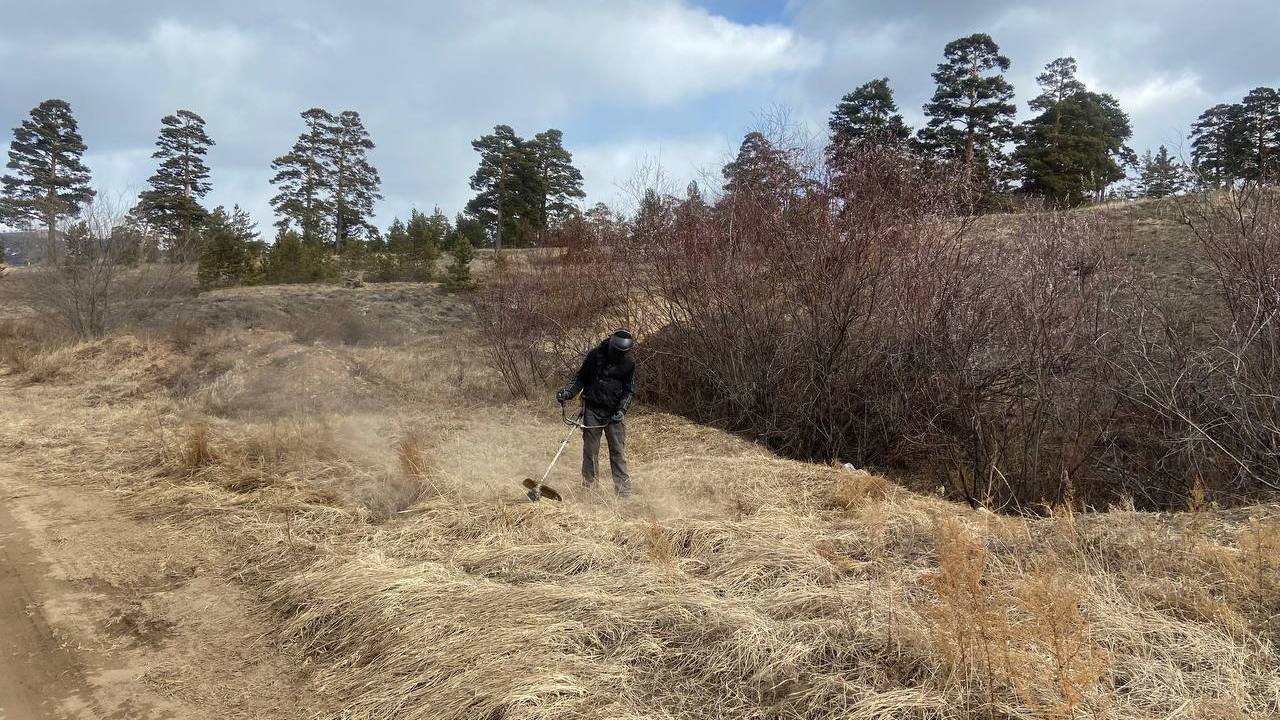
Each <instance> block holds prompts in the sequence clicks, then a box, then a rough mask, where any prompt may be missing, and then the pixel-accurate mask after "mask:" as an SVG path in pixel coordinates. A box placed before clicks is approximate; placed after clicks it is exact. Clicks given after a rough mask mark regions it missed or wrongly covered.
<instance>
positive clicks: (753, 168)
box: [720, 132, 803, 199]
mask: <svg viewBox="0 0 1280 720" xmlns="http://www.w3.org/2000/svg"><path fill="white" fill-rule="evenodd" d="M720 172H721V174H722V175H723V176H724V179H725V185H724V191H725V195H726V196H728V197H733V198H748V197H750V198H756V199H759V198H764V197H772V198H775V199H780V198H782V197H785V196H790V195H793V194H794V193H796V192H798V191H799V190H800V187H801V185H802V184H803V180H802V178H801V177H800V173H798V172H797V171H796V170H795V168H793V167H792V166H791V163H790V162H789V161H788V160H787V156H786V153H784V152H782V151H781V150H779V149H778V148H777V147H775V146H774V144H773V143H772V142H770V141H769V139H768V138H766V137H765V136H764V135H763V134H761V133H758V132H750V133H747V135H746V137H744V138H743V139H742V144H741V145H740V146H739V147H738V155H737V157H735V158H734V159H733V160H732V161H731V162H729V163H728V164H726V165H725V166H724V168H723V169H721V171H720Z"/></svg>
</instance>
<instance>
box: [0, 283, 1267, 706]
mask: <svg viewBox="0 0 1280 720" xmlns="http://www.w3.org/2000/svg"><path fill="white" fill-rule="evenodd" d="M154 318H155V319H154V320H153V321H152V322H153V326H152V327H150V328H143V329H140V330H138V331H137V332H135V333H130V334H122V335H117V336H112V337H109V338H106V339H103V340H100V341H95V342H91V343H78V344H70V345H66V346H62V347H56V348H43V349H40V348H35V347H34V346H32V345H30V344H29V343H25V341H23V340H22V335H21V333H19V332H17V331H16V330H13V329H10V331H9V338H8V339H7V340H4V341H0V342H7V343H8V345H9V347H8V349H7V350H6V351H5V353H4V356H5V357H7V358H8V360H7V366H8V368H9V369H8V370H7V375H6V376H5V377H4V378H3V383H4V393H5V394H6V395H8V396H10V397H12V398H15V399H16V401H14V402H10V403H9V404H7V405H6V412H5V414H4V416H3V417H4V419H3V423H0V450H3V451H4V452H5V453H6V454H8V455H10V456H11V457H12V458H13V462H15V463H18V464H20V465H22V466H23V467H25V468H29V469H39V471H40V472H42V473H45V474H47V475H49V476H51V477H55V478H57V479H58V482H59V483H70V484H80V485H83V486H85V487H94V488H107V489H109V490H110V491H112V492H113V493H115V494H116V495H117V496H118V497H120V498H122V499H124V501H125V502H127V503H128V504H129V505H130V506H131V507H132V508H133V511H134V513H135V515H136V516H137V517H138V518H140V519H143V520H145V521H146V522H148V523H154V524H157V525H162V526H166V527H176V528H180V529H181V532H182V533H183V534H184V535H187V536H189V537H192V538H195V539H197V540H198V542H200V543H202V544H205V545H207V546H209V547H214V548H219V549H221V551H224V552H226V553H227V556H228V557H229V558H230V560H229V565H228V566H227V567H226V568H224V572H225V573H226V574H227V575H228V576H231V577H234V578H235V579H237V580H238V581H240V582H242V583H243V584H244V587H245V588H247V589H248V590H249V591H250V593H251V594H252V595H253V597H255V598H257V601H258V602H260V603H262V606H263V608H264V609H269V610H270V613H269V615H268V617H269V618H270V622H271V625H272V630H271V632H272V636H273V637H274V638H275V639H276V640H277V641H278V642H281V643H287V644H289V645H290V646H291V647H293V648H296V649H297V651H299V652H303V653H305V654H306V655H307V656H308V657H309V658H311V660H312V662H311V663H310V668H311V670H310V672H311V682H312V683H313V686H314V687H316V688H318V689H321V690H322V691H323V692H324V693H325V694H326V695H328V696H330V697H332V698H333V699H334V702H335V704H336V705H335V707H341V711H335V712H334V715H335V716H338V715H340V716H342V717H347V718H475V717H490V718H499V717H501V718H513V719H514V718H575V717H577V718H603V717H609V718H674V717H681V718H702V717H705V718H779V717H805V718H837V717H839V718H882V717H904V718H906V717H918V718H968V717H1053V718H1078V717H1098V718H1102V717H1107V718H1149V717H1160V718H1265V717H1274V716H1275V715H1276V714H1277V713H1280V672H1278V671H1280V653H1278V652H1277V647H1276V642H1277V638H1278V637H1280V621H1278V620H1277V613H1280V586H1278V584H1277V577H1278V576H1280V565H1277V557H1280V552H1277V551H1278V550H1280V511H1278V510H1277V508H1275V507H1270V506H1266V507H1263V506H1257V507H1250V508H1245V509H1236V510H1232V511H1230V512H1226V511H1217V510H1215V509H1214V508H1212V507H1199V508H1196V509H1195V512H1192V513H1187V514H1183V515H1176V516H1171V515H1158V514H1149V513H1138V512H1134V511H1132V510H1125V509H1116V510H1113V511H1111V512H1107V513H1102V514H1095V515H1087V516H1081V515H1072V514H1070V513H1062V514H1058V515H1056V516H1053V517H1048V518H1040V519H1031V518H1013V517H1001V516H997V515H992V514H990V513H985V512H976V511H972V510H970V509H968V508H967V507H961V506H958V505H955V504H952V503H948V502H944V501H942V500H940V499H937V498H934V497H927V496H921V495H916V494H912V493H908V492H907V491H905V490H902V489H900V488H898V487H896V486H894V485H892V484H891V483H889V482H887V481H886V480H884V479H883V478H879V477H876V476H874V475H870V474H867V473H864V472H860V471H849V470H845V469H840V468H833V467H827V466H818V465H810V464H804V463H798V462H792V461H788V460H784V459H780V458H777V457H774V456H772V455H770V454H768V453H767V452H765V451H763V450H761V449H760V448H758V447H757V446H754V445H751V444H749V443H745V442H743V441H741V440H739V439H736V438H733V437H731V436H728V435H725V434H723V433H720V432H717V431H713V430H710V429H707V428H704V427H700V426H697V425H694V424H692V423H689V422H688V421H684V420H680V419H678V418H675V417H672V416H667V415H663V414H658V413H652V412H645V411H644V409H643V408H640V409H639V411H638V412H636V413H635V414H634V416H633V419H632V420H631V421H630V422H631V432H632V438H633V450H634V462H633V466H634V474H635V485H636V498H635V499H634V500H632V501H630V502H625V503H618V502H616V501H614V500H613V499H612V498H611V497H609V496H607V495H603V494H597V493H592V492H582V491H580V490H577V488H576V487H575V485H576V478H575V477H574V475H575V473H574V469H573V467H574V463H573V462H572V461H570V462H562V464H561V466H560V467H558V468H557V470H556V472H555V474H554V475H553V478H554V484H555V485H556V486H557V487H559V488H561V489H563V490H564V491H565V492H566V495H567V501H566V502H565V503H564V504H555V503H551V502H542V503H537V504H533V503H529V502H527V501H525V500H524V498H523V494H522V491H521V490H520V488H519V487H517V481H518V480H519V479H520V478H522V477H524V476H526V475H530V474H533V473H535V472H538V471H540V470H541V468H542V467H544V463H545V462H547V461H548V460H549V459H550V456H551V453H552V452H553V451H554V448H555V445H556V443H557V442H558V441H559V439H560V437H562V435H563V432H562V430H563V426H562V425H561V424H560V422H559V417H558V414H557V413H556V412H555V411H554V404H553V403H551V402H549V401H548V402H547V403H545V404H534V405H528V404H516V403H511V402H509V401H507V400H506V398H505V396H504V392H503V390H502V387H501V384H500V383H499V382H498V381H497V379H496V378H495V377H494V376H493V375H492V373H490V371H488V370H487V369H485V367H484V365H483V363H482V361H481V359H480V351H479V346H478V343H477V340H476V338H475V336H474V330H473V328H472V324H471V320H470V311H469V309H468V308H467V306H466V305H465V303H463V302H461V301H460V300H458V299H457V298H455V297H452V296H448V295H444V294H442V293H440V292H439V291H437V290H435V289H433V288H431V287H430V286H412V285H391V286H379V287H369V288H363V289H356V290H348V289H342V288H333V287H323V288H319V287H306V286H301V287H291V288H255V289H246V290H234V291H220V292H218V293H211V294H206V295H202V296H200V297H199V298H197V299H195V300H192V301H188V302H185V303H184V304H182V305H178V306H174V307H172V308H169V309H168V310H166V311H165V312H158V313H156V314H155V315H154ZM577 447H578V446H577V445H576V443H575V445H573V446H572V448H571V451H570V452H576V451H577Z"/></svg>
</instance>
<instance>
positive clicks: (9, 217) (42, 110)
mask: <svg viewBox="0 0 1280 720" xmlns="http://www.w3.org/2000/svg"><path fill="white" fill-rule="evenodd" d="M84 151H85V144H84V140H83V139H81V137H80V132H79V129H78V127H77V125H76V119H75V116H74V115H72V114H71V106H70V105H69V104H67V102H66V101H64V100H45V101H44V102H42V103H40V104H39V105H37V106H36V107H35V108H34V109H32V111H31V117H30V118H29V119H27V120H24V121H23V122H22V124H21V125H19V126H18V127H16V128H14V130H13V142H12V143H10V144H9V163H8V165H7V167H8V168H9V169H10V170H13V171H14V174H12V175H5V176H4V177H3V178H0V184H2V185H3V190H2V191H0V222H3V223H5V224H8V225H13V226H15V227H26V226H28V225H32V224H41V225H43V226H44V228H45V231H46V232H47V233H48V241H49V244H50V246H52V245H53V244H54V241H55V239H56V237H57V234H56V233H57V225H58V222H59V221H60V220H65V219H67V218H72V217H75V216H76V214H78V213H79V212H80V208H81V207H82V206H84V205H85V204H86V203H88V202H89V201H90V200H92V199H93V196H94V191H93V189H91V188H90V187H89V169H88V168H86V167H85V166H84V163H83V162H81V157H82V156H83V155H84Z"/></svg>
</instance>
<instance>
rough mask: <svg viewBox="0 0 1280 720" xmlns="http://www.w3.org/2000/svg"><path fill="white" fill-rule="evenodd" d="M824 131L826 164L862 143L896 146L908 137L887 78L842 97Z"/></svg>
mask: <svg viewBox="0 0 1280 720" xmlns="http://www.w3.org/2000/svg"><path fill="white" fill-rule="evenodd" d="M827 127H829V128H830V130H831V142H830V144H829V145H828V146H827V157H828V162H830V161H831V159H832V158H839V157H841V156H844V155H845V154H846V153H847V151H848V150H849V149H851V148H853V147H855V146H857V145H859V144H862V143H867V142H870V143H874V144H877V145H900V144H902V143H904V142H906V140H907V138H908V137H910V136H911V128H909V127H907V125H906V123H904V122H903V120H902V115H901V114H899V113H898V104H897V103H895V102H894V101H893V90H892V89H891V88H890V87H889V78H880V79H878V80H870V81H868V82H866V83H863V84H862V85H861V86H859V87H858V88H857V89H856V90H854V91H853V92H851V93H849V94H847V95H845V96H844V97H843V98H842V99H841V100H840V104H839V105H837V106H836V109H835V110H832V111H831V119H830V120H829V121H828V122H827Z"/></svg>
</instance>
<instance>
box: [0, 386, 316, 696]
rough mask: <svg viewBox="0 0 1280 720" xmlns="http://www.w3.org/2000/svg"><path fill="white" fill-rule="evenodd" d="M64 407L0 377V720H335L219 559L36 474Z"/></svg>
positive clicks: (183, 533)
mask: <svg viewBox="0 0 1280 720" xmlns="http://www.w3.org/2000/svg"><path fill="white" fill-rule="evenodd" d="M61 400H62V398H60V397H53V393H49V392H47V391H46V390H45V389H43V388H40V387H30V386H28V387H23V386H18V385H16V384H14V383H12V379H11V378H8V377H5V376H3V375H0V417H3V418H4V419H5V420H6V421H8V422H6V423H4V424H3V428H2V429H0V447H7V448H11V449H14V450H15V451H14V452H11V453H8V456H7V457H4V458H3V459H0V720H38V719H44V718H67V719H69V720H80V719H82V718H84V719H88V718H95V719H96V718H106V717H116V718H131V719H132V718H139V719H144V720H149V719H151V718H156V719H158V718H166V719H185V718H210V719H213V718H218V719H219V720H221V719H223V718H255V719H256V718H303V717H312V716H315V715H317V714H320V715H323V714H328V712H327V711H332V710H333V708H326V707H325V704H324V703H322V702H320V701H319V700H317V699H316V696H315V693H314V692H313V690H312V688H311V686H310V683H309V681H308V679H307V677H306V674H305V671H304V667H305V662H304V659H303V658H300V657H298V656H296V655H294V654H292V653H291V652H290V651H289V650H288V648H281V647H278V646H276V645H275V644H273V643H272V641H271V640H270V638H271V633H270V627H269V625H268V621H267V620H266V619H265V618H264V617H262V616H259V615H255V611H256V610H257V609H258V607H259V606H258V605H257V603H256V601H255V600H254V599H253V598H251V597H250V596H248V595H247V593H246V592H245V591H244V590H243V589H241V588H240V587H239V586H237V585H235V584H233V583H232V582H230V581H229V580H227V579H226V576H227V572H228V568H229V565H228V559H227V558H226V557H225V556H222V555H219V552H220V550H218V548H217V547H215V546H213V545H212V544H210V543H207V542H204V540H202V538H200V537H199V533H198V532H195V531H193V529H192V528H183V527H166V526H159V525H156V524H155V523H154V522H153V521H148V520H140V519H136V518H135V517H134V516H132V515H131V514H130V512H129V508H128V507H126V506H125V505H124V504H123V501H122V500H121V499H119V498H118V497H117V496H114V495H112V494H110V493H109V492H107V491H106V490H103V489H100V488H96V487H88V486H85V485H81V484H76V483H74V482H71V481H69V480H68V479H66V478H60V477H56V476H53V475H52V474H49V473H46V472H45V471H44V470H43V469H42V468H41V467H40V459H41V455H42V453H43V452H45V451H44V450H40V451H37V450H35V448H34V446H33V443H35V442H36V441H38V440H39V437H40V435H41V434H42V432H41V431H40V430H38V429H36V428H37V427H41V426H43V427H46V428H47V427H53V424H54V423H56V422H58V419H57V417H58V413H59V412H64V411H66V410H69V409H70V408H69V407H60V404H61ZM37 413H39V417H38V420H39V421H40V424H37V423H34V422H33V423H28V424H24V423H23V422H22V421H23V420H25V419H28V418H32V417H35V416H36V414H37ZM71 454H72V455H74V448H71Z"/></svg>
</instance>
